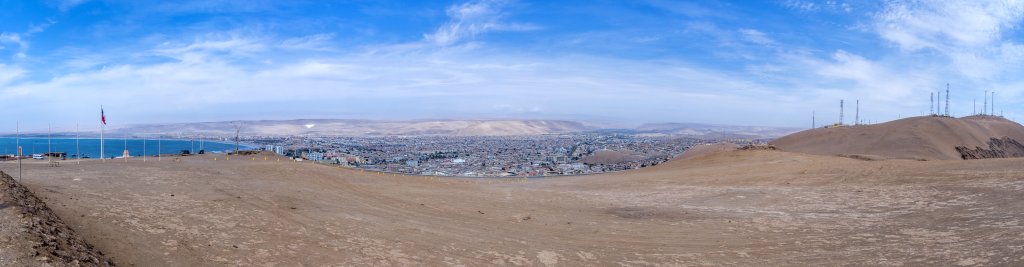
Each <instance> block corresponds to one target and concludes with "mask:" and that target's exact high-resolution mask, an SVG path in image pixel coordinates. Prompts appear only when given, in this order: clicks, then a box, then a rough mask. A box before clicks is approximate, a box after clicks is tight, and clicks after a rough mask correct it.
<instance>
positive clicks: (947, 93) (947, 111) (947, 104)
mask: <svg viewBox="0 0 1024 267" xmlns="http://www.w3.org/2000/svg"><path fill="white" fill-rule="evenodd" d="M946 117H949V83H946Z"/></svg>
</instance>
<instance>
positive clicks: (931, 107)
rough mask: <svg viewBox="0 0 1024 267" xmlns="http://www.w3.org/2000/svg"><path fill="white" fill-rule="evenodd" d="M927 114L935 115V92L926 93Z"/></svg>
mask: <svg viewBox="0 0 1024 267" xmlns="http://www.w3.org/2000/svg"><path fill="white" fill-rule="evenodd" d="M928 115H935V92H930V93H928Z"/></svg>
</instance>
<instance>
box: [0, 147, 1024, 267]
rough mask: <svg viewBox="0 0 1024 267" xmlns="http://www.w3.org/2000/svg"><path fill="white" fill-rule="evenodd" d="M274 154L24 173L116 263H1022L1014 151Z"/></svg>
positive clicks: (35, 168) (32, 168)
mask: <svg viewBox="0 0 1024 267" xmlns="http://www.w3.org/2000/svg"><path fill="white" fill-rule="evenodd" d="M261 156H262V155H261ZM218 157H219V160H215V159H217V158H218ZM240 159H241V160H240ZM278 159H279V158H277V157H275V156H273V155H268V156H267V157H266V158H263V157H251V158H237V157H232V158H231V159H230V160H227V159H226V158H224V157H223V155H219V156H218V155H203V156H196V157H184V158H181V159H180V160H171V159H169V158H165V159H164V161H152V160H150V161H148V162H141V161H140V160H138V159H132V160H131V161H129V162H121V161H108V162H105V163H104V162H99V161H86V162H83V163H82V164H81V165H75V164H64V165H62V166H61V167H48V166H47V165H46V164H43V163H34V162H30V163H29V164H26V166H25V167H26V170H25V173H26V174H28V175H27V176H26V179H25V184H26V185H27V186H28V187H29V188H31V189H32V190H33V191H35V192H36V193H37V194H38V195H39V196H40V197H41V198H42V199H43V200H44V201H46V202H47V204H48V205H49V206H50V207H52V208H53V209H54V211H55V212H56V213H57V214H58V215H60V216H61V217H62V218H65V221H66V222H67V223H68V224H69V226H71V227H72V228H74V229H75V230H76V231H77V232H79V233H82V235H83V237H84V238H85V239H86V240H89V241H90V242H91V243H93V244H96V246H97V247H98V248H100V249H102V250H103V251H104V252H105V253H108V254H109V255H110V256H112V257H113V259H114V260H115V261H116V262H118V263H120V264H122V265H127V266H133V265H134V266H168V265H171V266H211V265H231V266H280V265H308V266H322V265H374V266H419V265H466V266H484V265H507V266H607V265H645V266H648V265H650V266H659V265H664V266H680V265H740V266H780V265H807V266H837V265H870V266H900V265H922V266H936V265H965V266H970V265H1006V266H1019V265H1020V264H1021V263H1022V262H1024V258H1022V257H1021V255H1024V254H1022V253H1024V249H1022V248H1021V241H1020V240H1021V238H1022V237H1024V227H1022V226H1021V225H1020V223H1019V221H1020V220H1021V216H1020V214H1022V212H1024V204H1022V203H1024V202H1022V201H1020V196H1021V195H1022V193H1024V180H1022V179H1021V177H1024V167H1022V166H1024V164H1022V163H1024V162H1022V161H1024V159H993V160H981V161H942V162H939V161H931V162H919V161H906V160H889V161H872V162H869V161H860V160H854V159H847V158H838V157H826V156H816V155H808V154H800V153H789V152H779V151H726V152H720V153H712V154H709V155H706V156H703V157H699V158H694V159H691V160H680V161H672V162H668V163H665V164H659V165H658V166H655V167H651V168H644V169H640V170H636V171H627V172H622V173H614V174H603V175H587V176H574V177H561V178H552V179H530V180H529V181H527V180H524V179H518V178H517V179H453V178H441V177H427V176H401V175H397V176H395V175H382V174H379V173H373V172H362V171H358V170H349V169H340V168H337V167H330V166H325V165H316V164H311V163H308V162H293V161H288V160H286V159H282V160H280V161H279V160H278ZM0 169H2V170H5V171H9V170H15V169H16V165H15V164H11V163H0Z"/></svg>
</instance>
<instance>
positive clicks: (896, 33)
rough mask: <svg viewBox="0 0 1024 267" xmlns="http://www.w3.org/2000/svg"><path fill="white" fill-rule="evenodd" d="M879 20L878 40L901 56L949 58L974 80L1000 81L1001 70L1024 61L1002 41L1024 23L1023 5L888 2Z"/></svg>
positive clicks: (1009, 41) (1011, 44)
mask: <svg viewBox="0 0 1024 267" xmlns="http://www.w3.org/2000/svg"><path fill="white" fill-rule="evenodd" d="M875 20H876V23H875V29H876V31H877V32H878V34H879V36H881V37H882V38H883V39H884V40H886V41H888V42H890V43H892V44H894V45H896V46H897V47H899V49H900V50H902V51H904V52H921V51H928V52H932V53H937V54H938V55H942V56H945V57H947V58H949V60H950V61H949V62H950V63H951V64H952V65H953V66H954V68H955V69H956V70H957V71H958V72H959V73H960V74H961V75H964V76H966V77H968V78H970V79H975V80H986V79H993V78H998V77H999V76H1000V75H1001V74H1003V73H1004V71H1002V69H1003V68H1002V66H1003V65H1006V64H1011V65H1019V64H1020V60H1022V59H1024V58H1021V57H1020V54H1019V53H1017V52H1016V49H1015V47H1020V45H1019V44H1017V43H1016V42H1014V41H1013V40H1012V39H1007V38H1005V36H1004V35H1005V34H1006V33H1008V32H1010V31H1013V30H1018V29H1019V27H1020V25H1021V23H1022V22H1024V1H910V2H889V3H887V5H886V7H885V8H884V10H883V11H882V12H879V13H878V14H877V15H876V17H875Z"/></svg>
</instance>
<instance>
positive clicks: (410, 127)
mask: <svg viewBox="0 0 1024 267" xmlns="http://www.w3.org/2000/svg"><path fill="white" fill-rule="evenodd" d="M235 125H239V126H240V128H241V129H240V131H241V132H242V134H243V135H263V136H289V135H332V136H381V135H458V136H506V135H538V134H559V133H571V132H580V131H586V130H590V129H591V128H590V127H588V126H586V125H584V124H583V123H580V122H574V121H559V120H421V121H370V120H334V119H315V120H312V119H310V120H263V121H234V122H197V123H176V124H153V125H135V126H129V127H126V128H121V129H117V132H123V133H129V134H136V135H139V134H142V133H164V134H169V133H184V134H202V135H208V136H234V135H235Z"/></svg>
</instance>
